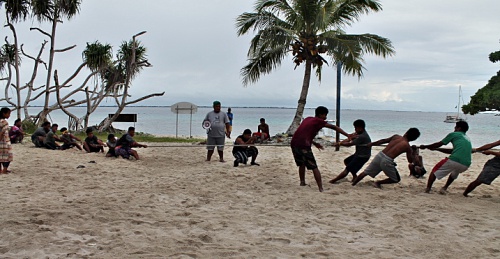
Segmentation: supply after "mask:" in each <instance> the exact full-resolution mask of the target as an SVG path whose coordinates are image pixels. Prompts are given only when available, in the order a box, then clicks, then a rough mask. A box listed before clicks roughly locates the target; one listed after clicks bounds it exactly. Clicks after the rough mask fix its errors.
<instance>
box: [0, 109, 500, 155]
mask: <svg viewBox="0 0 500 259" xmlns="http://www.w3.org/2000/svg"><path fill="white" fill-rule="evenodd" d="M170 107H171V106H170V105H169V106H167V105H164V106H149V105H148V106H145V105H141V106H127V107H126V108H125V109H124V110H123V112H122V114H137V122H136V123H133V122H132V123H129V122H114V123H113V127H115V128H117V129H127V128H128V127H130V126H134V127H135V128H136V131H137V132H144V133H148V134H152V135H156V136H177V137H180V138H189V137H204V136H206V131H205V130H204V129H203V128H202V127H201V124H202V122H203V119H204V117H205V115H206V114H207V113H208V112H209V111H211V110H212V109H213V108H212V107H210V106H198V109H197V112H196V113H194V114H178V115H177V114H176V113H174V112H172V111H171V109H170ZM231 108H232V112H233V114H234V120H233V131H232V139H234V137H236V136H238V135H240V134H241V133H242V132H243V131H244V130H245V129H250V130H252V131H256V130H257V126H258V124H259V121H260V118H265V119H266V122H267V124H269V127H270V133H271V135H272V136H275V135H276V134H283V133H285V132H286V131H287V129H288V127H289V126H290V124H291V122H292V120H293V118H294V116H295V108H288V107H239V106H232V107H231ZM226 110H227V108H223V109H222V111H224V112H225V111H226ZM35 111H36V112H38V107H30V112H35ZM115 111H116V106H100V107H99V108H98V109H97V110H96V111H95V112H94V113H92V114H91V116H90V118H89V126H95V125H98V124H99V123H100V122H101V121H102V120H103V119H104V118H106V117H108V116H109V114H113V113H114V112H115ZM70 112H72V113H73V114H75V115H76V116H78V117H81V116H83V115H84V114H85V112H86V107H85V106H80V107H72V108H70ZM31 114H32V113H31ZM448 114H450V113H446V112H427V111H388V110H361V109H359V110H358V109H342V110H341V113H340V122H339V123H340V127H341V128H342V129H344V130H345V131H347V132H353V131H354V129H353V126H352V122H353V121H354V120H357V119H363V120H364V121H365V122H366V125H367V126H366V128H367V131H368V133H369V134H370V136H371V138H372V140H374V141H375V140H378V139H381V138H387V137H390V136H392V135H394V134H399V135H403V134H404V133H405V132H406V130H408V128H410V127H416V128H418V129H419V130H420V131H421V137H420V138H419V139H417V140H416V141H415V142H414V144H430V143H434V142H437V141H440V140H442V139H443V138H444V137H445V136H446V134H448V133H450V132H452V131H453V128H454V124H453V123H445V122H444V119H445V117H446V115H448ZM308 116H314V108H306V109H304V114H303V117H304V118H305V117H308ZM335 117H336V111H335V110H334V109H330V113H329V115H328V120H335V119H336V118H335ZM48 119H49V121H50V122H51V123H57V124H59V127H60V128H61V127H67V122H68V115H66V114H65V113H64V112H63V111H61V110H55V111H53V112H51V113H50V114H49V116H48ZM466 119H467V121H468V123H469V125H470V129H469V131H468V132H467V135H468V136H469V137H470V138H471V141H472V143H473V146H475V147H478V146H480V145H484V144H487V143H491V142H493V141H496V140H497V139H496V135H497V131H498V129H499V127H500V116H495V115H494V114H477V115H474V116H470V115H468V116H466ZM14 120H15V116H11V118H10V119H9V124H10V125H12V124H13V122H14ZM321 134H324V135H327V136H333V135H334V132H333V131H332V130H330V129H324V130H323V132H322V133H321Z"/></svg>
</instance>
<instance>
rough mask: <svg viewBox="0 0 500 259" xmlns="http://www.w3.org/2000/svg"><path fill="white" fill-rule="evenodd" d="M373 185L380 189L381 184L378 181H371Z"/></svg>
mask: <svg viewBox="0 0 500 259" xmlns="http://www.w3.org/2000/svg"><path fill="white" fill-rule="evenodd" d="M373 187H375V188H379V189H382V186H381V185H380V183H378V182H374V183H373Z"/></svg>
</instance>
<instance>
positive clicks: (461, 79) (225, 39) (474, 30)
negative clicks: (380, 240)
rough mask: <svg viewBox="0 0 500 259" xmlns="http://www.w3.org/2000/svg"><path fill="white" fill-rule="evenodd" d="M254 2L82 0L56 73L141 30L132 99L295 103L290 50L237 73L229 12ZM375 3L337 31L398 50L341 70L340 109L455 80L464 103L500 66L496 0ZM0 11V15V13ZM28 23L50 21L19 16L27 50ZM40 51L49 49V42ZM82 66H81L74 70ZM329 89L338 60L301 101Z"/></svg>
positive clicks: (443, 87)
mask: <svg viewBox="0 0 500 259" xmlns="http://www.w3.org/2000/svg"><path fill="white" fill-rule="evenodd" d="M254 3H255V1H251V0H210V1H206V0H182V1H180V0H147V1H137V0H105V1H103V0H82V4H81V10H80V13H79V14H78V15H77V16H75V17H74V18H72V19H71V20H69V21H68V20H64V21H63V23H62V24H59V25H58V30H57V36H56V48H57V49H63V48H66V47H68V46H72V45H77V47H75V48H74V49H72V50H70V51H67V52H61V53H57V54H56V57H55V62H56V63H55V68H56V69H58V72H59V77H60V81H63V80H62V79H64V78H67V77H69V76H70V75H71V74H72V73H73V72H74V71H75V70H76V68H77V67H78V66H79V65H80V64H81V63H82V58H81V53H82V51H83V50H84V48H85V46H86V43H87V42H89V43H92V42H95V41H99V42H101V43H108V44H111V45H112V46H113V47H114V48H113V50H114V51H115V53H116V50H117V49H118V46H119V45H120V44H121V43H122V42H123V41H128V40H130V39H131V38H132V36H133V35H135V34H137V33H139V32H141V31H147V33H146V34H143V35H141V36H140V37H138V38H137V39H138V40H140V41H141V42H142V44H143V45H144V46H145V47H146V48H147V53H148V59H149V62H150V63H151V64H152V65H153V66H152V67H150V68H145V69H144V70H143V71H142V72H141V74H140V75H139V77H138V78H136V79H135V80H134V81H133V85H132V87H131V91H130V94H131V95H132V96H131V98H130V99H136V98H140V97H142V96H144V95H147V94H150V93H156V92H165V94H164V96H161V97H154V98H151V99H148V100H146V101H143V102H140V103H138V104H137V105H172V104H175V103H177V102H191V103H194V104H196V105H199V106H210V105H211V104H212V102H213V101H214V100H219V101H221V102H222V106H223V107H231V106H233V107H234V106H239V107H242V106H243V107H246V106H251V107H256V106H259V107H262V106H263V107H290V108H295V107H296V106H297V100H298V98H299V95H300V89H301V86H302V78H303V73H304V66H299V67H297V68H296V69H295V70H294V64H293V62H292V59H291V58H290V57H288V58H286V59H285V60H284V61H283V62H282V65H281V66H280V67H278V68H277V69H276V70H275V71H274V72H272V73H271V74H268V75H263V76H262V77H261V79H260V80H259V81H258V82H257V83H255V84H251V85H248V86H247V87H244V86H243V84H242V83H241V80H242V78H241V76H240V69H241V68H242V67H243V66H245V65H246V63H247V56H246V54H247V51H248V48H249V43H250V40H251V38H252V37H253V36H254V35H253V34H249V35H244V36H241V37H238V36H237V34H236V26H235V20H236V18H237V17H238V15H240V14H242V13H244V12H252V11H253V10H254V9H253V6H254ZM380 3H381V4H382V7H383V11H381V12H377V13H370V14H368V15H362V16H361V17H360V20H359V21H357V22H355V23H354V24H353V25H352V26H351V27H346V28H345V31H346V32H347V33H348V34H361V33H372V34H377V35H380V36H383V37H386V38H388V39H390V40H391V41H392V44H393V46H394V48H395V50H396V54H395V55H394V56H393V57H388V58H387V59H383V58H381V57H376V56H369V55H367V56H365V64H364V66H365V68H366V70H365V71H364V76H363V77H362V78H357V77H352V76H343V77H342V92H341V105H342V109H374V110H401V111H442V112H453V111H456V106H457V102H458V99H459V98H458V88H459V86H461V87H462V91H463V99H464V101H465V103H468V102H469V100H470V96H472V95H474V93H476V91H477V90H478V89H480V88H481V87H483V86H485V85H486V84H487V82H488V80H489V79H490V78H491V77H492V76H493V75H495V74H496V72H497V71H498V70H500V65H499V64H498V63H497V64H494V63H491V62H490V61H489V60H488V55H489V54H490V53H491V52H494V51H498V50H500V29H499V28H500V16H499V15H498V10H500V1H498V0H479V1H470V0H440V1H435V0H432V1H431V0H405V1H401V0H381V1H380ZM2 12H3V8H2ZM0 17H1V19H2V21H3V22H4V21H5V17H4V16H0ZM29 27H41V28H43V29H46V30H48V29H49V27H48V24H39V23H38V22H37V21H28V22H24V23H21V24H17V28H18V29H17V30H18V35H19V41H20V42H21V43H24V49H25V51H26V52H28V53H30V54H31V55H36V53H37V52H38V48H39V47H40V45H41V43H42V41H43V39H44V38H43V36H42V35H41V34H40V33H39V32H37V31H30V30H29ZM0 36H2V37H3V38H5V36H8V37H11V34H10V32H9V31H8V30H7V29H6V28H2V29H1V30H0ZM10 39H12V38H10ZM44 54H45V55H44V57H45V58H46V59H47V57H48V50H46V51H45V53H44ZM327 60H328V59H327ZM29 62H30V61H29V60H28V59H24V60H23V70H22V74H23V79H22V81H24V82H26V81H27V80H29V77H30V76H31V70H30V69H31V67H32V64H30V63H29ZM38 73H40V74H43V71H39V72H38ZM83 76H84V75H83V74H82V75H80V77H79V78H80V80H81V78H83ZM39 77H40V80H39V82H38V81H37V83H38V84H40V85H43V84H44V80H42V77H43V76H41V75H39ZM76 84H77V82H75V85H76ZM1 92H3V91H1ZM1 96H3V94H1ZM336 98H337V96H336V68H335V67H331V66H329V67H324V68H323V74H322V81H321V82H318V80H317V79H316V78H312V80H311V84H310V89H309V94H308V98H307V104H306V107H316V106H318V105H323V106H326V107H329V108H334V107H335V103H336ZM52 101H55V100H54V99H52ZM2 104H3V103H2ZM40 104H42V102H41V101H40ZM113 104H114V102H113V101H112V100H106V101H105V102H103V105H113Z"/></svg>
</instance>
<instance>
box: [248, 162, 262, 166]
mask: <svg viewBox="0 0 500 259" xmlns="http://www.w3.org/2000/svg"><path fill="white" fill-rule="evenodd" d="M250 165H256V166H260V164H259V163H255V162H252V163H250Z"/></svg>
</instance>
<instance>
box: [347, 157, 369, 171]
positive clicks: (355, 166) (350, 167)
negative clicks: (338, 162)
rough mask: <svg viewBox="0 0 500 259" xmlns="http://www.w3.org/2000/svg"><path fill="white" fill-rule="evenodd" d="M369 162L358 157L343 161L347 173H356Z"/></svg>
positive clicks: (366, 158)
mask: <svg viewBox="0 0 500 259" xmlns="http://www.w3.org/2000/svg"><path fill="white" fill-rule="evenodd" d="M368 160H370V158H369V157H359V156H357V155H351V156H349V157H348V158H346V159H344V165H346V170H347V172H350V173H353V174H355V173H357V172H358V171H359V170H361V168H362V167H363V166H364V165H365V164H366V162H368Z"/></svg>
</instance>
